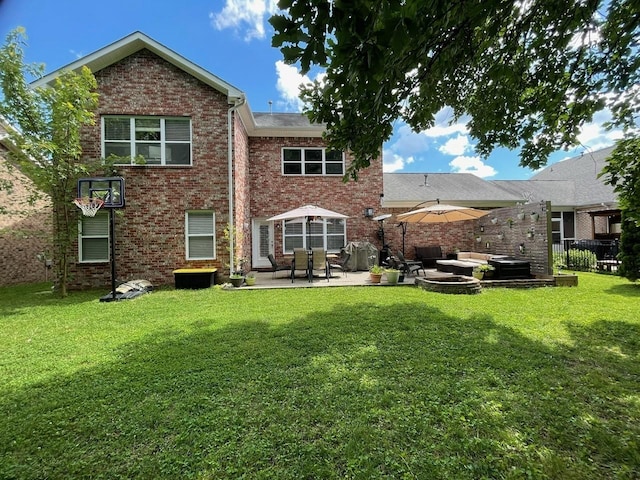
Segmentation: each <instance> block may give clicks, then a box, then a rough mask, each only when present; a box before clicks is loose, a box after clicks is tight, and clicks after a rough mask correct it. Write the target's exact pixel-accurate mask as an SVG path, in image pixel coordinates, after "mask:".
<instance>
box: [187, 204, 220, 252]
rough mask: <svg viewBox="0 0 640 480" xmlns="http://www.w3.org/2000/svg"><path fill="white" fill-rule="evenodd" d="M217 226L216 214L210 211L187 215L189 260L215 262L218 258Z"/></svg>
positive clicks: (192, 212) (199, 211)
mask: <svg viewBox="0 0 640 480" xmlns="http://www.w3.org/2000/svg"><path fill="white" fill-rule="evenodd" d="M215 224H216V218H215V213H214V212H212V211H210V210H198V211H191V212H187V213H186V216H185V233H186V247H187V260H213V259H215V258H216V235H215Z"/></svg>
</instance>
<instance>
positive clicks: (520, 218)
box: [518, 212, 524, 220]
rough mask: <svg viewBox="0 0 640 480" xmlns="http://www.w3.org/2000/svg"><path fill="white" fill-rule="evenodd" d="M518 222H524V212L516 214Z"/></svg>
mask: <svg viewBox="0 0 640 480" xmlns="http://www.w3.org/2000/svg"><path fill="white" fill-rule="evenodd" d="M518 220H524V212H522V213H519V214H518Z"/></svg>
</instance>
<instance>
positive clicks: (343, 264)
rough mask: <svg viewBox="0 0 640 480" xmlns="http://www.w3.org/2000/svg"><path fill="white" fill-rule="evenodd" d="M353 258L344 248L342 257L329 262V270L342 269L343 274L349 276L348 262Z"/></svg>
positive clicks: (341, 253)
mask: <svg viewBox="0 0 640 480" xmlns="http://www.w3.org/2000/svg"><path fill="white" fill-rule="evenodd" d="M349 258H351V254H350V253H346V252H345V251H344V250H343V251H342V252H340V258H338V259H336V260H333V261H330V262H329V270H330V271H331V270H333V269H336V270H340V271H341V272H342V276H343V277H346V276H347V262H348V261H349Z"/></svg>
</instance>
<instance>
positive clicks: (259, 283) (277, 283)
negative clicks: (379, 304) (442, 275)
mask: <svg viewBox="0 0 640 480" xmlns="http://www.w3.org/2000/svg"><path fill="white" fill-rule="evenodd" d="M253 273H255V276H256V284H255V285H254V286H251V287H249V286H247V285H243V286H242V287H240V288H242V289H245V290H256V289H265V288H323V287H364V286H370V287H384V286H393V285H390V284H388V283H387V282H386V279H385V276H384V275H383V276H382V282H381V283H379V284H374V283H371V281H370V280H369V272H367V271H362V272H347V274H346V275H342V273H339V272H335V273H334V275H333V276H332V277H331V278H329V281H327V279H326V278H325V277H324V276H322V277H314V278H313V282H309V280H308V279H307V277H303V276H302V275H298V276H296V279H295V281H294V282H293V283H292V282H291V277H289V276H288V275H286V273H287V272H284V271H281V272H277V273H276V278H275V279H274V278H272V275H273V273H272V272H253ZM415 280H416V277H415V276H414V275H412V276H410V277H405V279H404V282H402V283H398V284H397V285H396V286H414V285H415Z"/></svg>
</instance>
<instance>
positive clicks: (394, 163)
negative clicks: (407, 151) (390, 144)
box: [382, 150, 414, 173]
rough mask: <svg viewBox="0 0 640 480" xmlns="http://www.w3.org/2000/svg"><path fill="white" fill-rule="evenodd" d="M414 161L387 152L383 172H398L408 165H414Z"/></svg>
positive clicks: (384, 157)
mask: <svg viewBox="0 0 640 480" xmlns="http://www.w3.org/2000/svg"><path fill="white" fill-rule="evenodd" d="M389 159H391V160H389ZM413 161H414V160H413V157H408V158H406V159H405V158H403V157H401V156H400V155H398V154H395V153H393V152H391V151H389V150H385V151H384V153H383V163H382V171H383V172H384V173H392V172H397V171H398V170H402V169H403V168H404V167H405V166H406V165H409V164H411V163H413Z"/></svg>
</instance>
